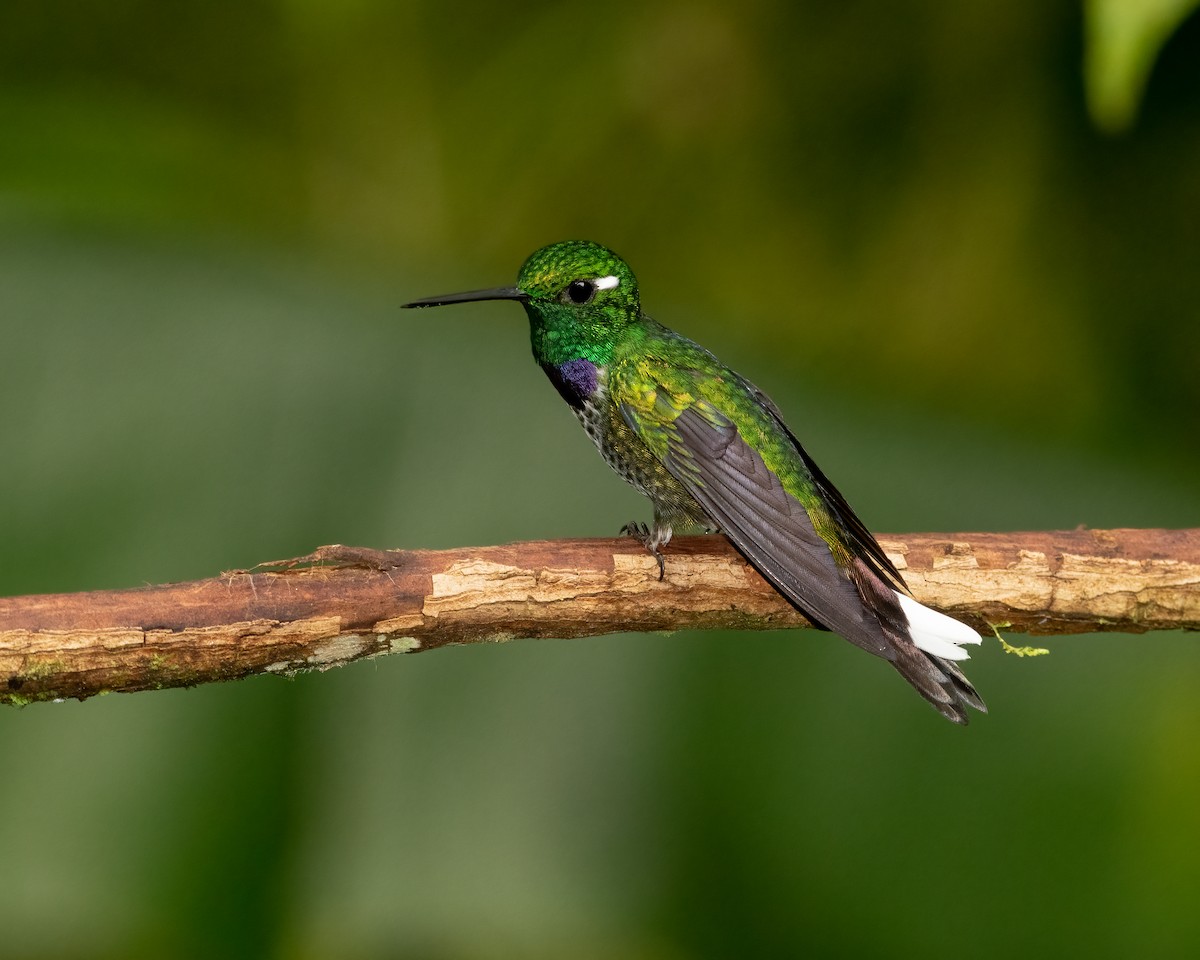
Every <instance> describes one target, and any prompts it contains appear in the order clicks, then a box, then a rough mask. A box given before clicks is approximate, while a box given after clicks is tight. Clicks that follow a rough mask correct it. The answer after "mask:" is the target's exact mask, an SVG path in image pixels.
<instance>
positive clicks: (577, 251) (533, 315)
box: [405, 240, 641, 364]
mask: <svg viewBox="0 0 1200 960" xmlns="http://www.w3.org/2000/svg"><path fill="white" fill-rule="evenodd" d="M472 300H516V301H519V302H520V303H521V304H523V305H524V307H525V312H526V313H527V314H528V315H529V325H530V333H531V335H532V339H533V353H534V356H535V357H536V358H537V360H538V361H539V362H540V363H543V364H560V363H565V362H567V361H570V360H575V359H579V358H584V359H587V360H590V361H592V362H593V363H597V364H607V363H608V362H609V361H610V360H611V359H612V354H613V350H614V348H615V347H616V345H617V344H618V343H620V342H621V340H622V339H623V338H624V336H625V335H626V333H627V332H628V331H629V330H630V329H632V328H635V327H636V326H637V325H638V321H639V320H640V318H641V306H640V304H639V302H638V288H637V278H636V277H635V276H634V275H633V271H632V270H630V269H629V265H628V264H627V263H626V262H625V261H624V260H622V259H621V258H620V257H618V256H617V255H616V254H615V253H613V252H612V251H611V250H609V249H608V248H607V247H602V246H600V244H598V243H592V242H590V241H588V240H564V241H562V242H561V243H552V244H550V245H549V246H547V247H542V249H540V250H538V251H536V252H535V253H534V254H533V255H532V256H530V257H529V259H528V260H526V261H525V263H524V264H523V265H522V267H521V271H520V273H519V274H518V275H517V285H516V286H515V287H503V288H499V289H494V290H472V291H469V292H467V293H452V294H447V295H445V296H441V297H430V298H428V299H426V300H415V301H413V302H412V303H406V304H405V306H406V307H438V306H444V305H445V304H449V303H465V302H468V301H472Z"/></svg>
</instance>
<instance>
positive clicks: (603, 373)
mask: <svg viewBox="0 0 1200 960" xmlns="http://www.w3.org/2000/svg"><path fill="white" fill-rule="evenodd" d="M480 300H515V301H516V302H518V303H520V304H521V305H522V306H523V307H524V308H525V313H526V314H527V315H528V317H529V330H530V338H531V340H532V345H533V356H534V359H535V360H536V361H537V363H538V365H539V366H541V368H542V369H543V370H544V371H545V373H546V375H547V376H548V377H549V378H550V382H551V383H552V384H553V385H554V387H555V389H557V391H558V393H559V395H560V396H561V397H562V398H563V400H565V401H566V402H567V405H568V406H569V407H570V408H571V410H572V412H573V413H574V414H575V416H576V418H577V419H578V420H579V422H580V423H581V424H582V425H583V429H584V430H585V431H586V432H587V435H588V436H589V437H590V438H591V440H592V442H593V443H594V444H595V445H596V448H597V449H598V450H599V451H600V455H601V456H602V457H603V458H604V460H605V461H606V462H607V463H608V465H609V466H610V467H612V469H613V470H615V471H616V473H617V474H618V475H619V476H620V477H621V478H622V479H623V480H625V481H626V482H628V483H629V484H631V485H632V486H633V487H634V488H635V489H637V490H638V491H639V492H641V493H642V494H644V495H645V496H647V497H649V499H650V501H651V503H652V504H653V506H654V521H653V523H652V524H649V525H647V524H644V523H637V522H633V523H629V524H626V525H625V527H623V528H622V531H621V532H622V533H624V534H628V535H630V536H633V537H634V538H636V539H637V540H639V541H640V542H641V543H642V545H643V546H644V547H645V548H646V549H647V550H648V551H649V552H650V554H651V556H653V557H654V559H655V560H656V561H657V562H658V568H659V579H660V580H661V579H662V578H663V576H664V574H665V561H664V558H663V552H662V548H663V547H665V546H666V545H667V544H668V543H669V542H670V540H671V536H672V533H673V532H674V531H675V530H676V529H677V528H691V529H696V528H699V529H702V530H706V531H708V532H719V533H721V534H723V535H724V536H725V537H727V538H728V539H729V541H730V542H731V543H732V544H733V546H734V547H735V548H736V549H737V550H738V552H739V553H741V555H742V556H743V557H744V558H745V559H746V561H747V562H748V563H749V564H750V565H751V566H753V567H754V568H755V569H756V570H757V571H758V572H759V573H760V574H761V575H762V576H763V577H764V578H765V579H766V580H767V581H768V582H769V583H770V584H771V585H772V586H773V587H774V588H775V589H776V590H778V591H779V592H780V593H781V594H783V596H784V597H786V598H787V600H789V601H790V602H791V604H792V605H793V606H795V607H796V608H797V609H798V610H799V611H800V612H801V613H802V614H804V616H805V617H807V618H808V619H809V620H810V621H811V622H812V623H813V625H814V626H815V627H817V628H818V629H823V630H829V631H832V632H834V633H837V634H839V635H841V636H842V637H844V638H845V639H846V640H848V641H850V642H851V643H853V644H854V645H856V646H858V647H861V648H862V649H864V650H866V651H867V652H868V653H871V654H874V655H875V656H877V657H880V658H882V659H883V660H886V661H887V662H889V663H890V664H891V665H892V666H893V667H895V669H896V670H897V671H898V672H899V673H900V675H901V676H902V677H904V679H905V680H907V681H908V682H909V683H910V684H911V685H912V686H913V687H914V688H915V689H916V691H917V692H918V693H919V694H920V695H921V696H922V697H924V698H925V699H926V700H928V701H929V702H930V703H931V704H932V705H933V707H934V708H935V709H936V710H937V711H938V712H939V713H940V714H941V715H942V716H944V717H946V718H947V719H949V720H951V721H953V722H955V723H960V724H965V723H966V722H967V712H966V708H967V707H968V706H969V707H972V708H974V709H976V710H979V711H982V712H986V711H987V707H986V705H985V704H984V702H983V700H982V699H981V698H980V696H979V694H978V693H977V692H976V691H975V688H974V687H973V686H972V685H971V684H970V682H969V681H968V680H967V678H966V676H965V675H964V674H963V672H962V670H961V669H960V668H959V666H958V664H957V661H959V660H963V659H966V658H967V657H968V653H967V651H966V650H965V649H963V644H972V643H980V642H982V638H981V637H980V636H979V634H978V633H976V632H975V631H974V630H972V629H971V628H970V627H968V626H966V625H965V624H963V623H960V622H959V621H957V620H954V619H953V618H951V617H948V616H946V615H945V614H942V613H939V612H938V611H935V610H932V609H930V608H929V607H926V606H924V605H923V604H920V603H918V602H917V601H916V600H914V599H913V598H912V596H911V595H910V593H909V591H908V588H907V586H906V585H905V583H904V578H903V577H902V576H901V575H900V572H899V571H898V570H897V569H896V566H895V564H893V563H892V561H891V560H889V559H888V556H887V554H885V553H884V551H883V549H882V548H881V547H880V546H879V543H878V541H877V540H876V539H875V537H874V536H872V534H871V533H870V531H869V530H868V529H867V528H866V526H865V525H864V524H863V523H862V521H861V520H859V518H858V516H857V515H856V514H855V513H854V511H853V510H852V509H851V507H850V504H849V503H847V502H846V499H845V497H843V496H842V495H841V493H839V492H838V490H837V488H836V487H835V486H834V485H833V484H832V483H831V482H830V481H829V478H828V477H826V476H825V474H824V473H823V472H822V471H821V469H820V468H819V467H818V466H817V465H816V463H815V462H814V461H813V459H812V458H811V457H810V456H809V455H808V453H807V452H806V451H805V449H804V447H803V446H801V444H800V441H799V440H798V439H797V438H796V435H795V434H794V433H793V432H792V430H791V428H790V427H788V425H787V424H786V423H785V422H784V419H783V414H782V413H780V411H779V408H778V407H777V406H776V405H775V404H774V403H773V402H772V401H771V400H770V398H768V397H767V395H766V394H765V393H763V391H762V390H760V389H759V388H758V387H756V386H755V385H754V384H753V383H751V382H750V381H749V380H747V379H746V378H745V377H743V376H741V375H740V374H737V373H735V372H734V371H733V370H731V369H730V368H729V367H727V366H725V365H724V364H722V363H721V362H720V361H719V360H718V359H717V358H716V357H715V356H713V355H712V354H711V353H709V352H708V351H707V350H705V349H704V348H703V347H701V346H700V345H699V344H696V343H694V342H693V341H691V340H689V339H688V338H687V337H684V336H682V335H681V334H678V333H676V332H674V331H673V330H670V329H668V328H667V327H665V326H663V325H662V324H661V323H658V322H657V321H655V320H652V319H651V318H650V317H649V316H647V315H646V314H645V313H643V312H642V306H641V299H640V297H639V293H638V283H637V278H636V277H635V276H634V273H633V271H632V270H631V269H630V268H629V265H628V264H627V263H626V262H625V261H624V260H622V259H621V258H620V257H618V256H617V255H616V254H615V253H613V252H612V251H611V250H609V249H608V248H607V247H603V246H601V245H600V244H598V243H592V242H590V241H583V240H568V241H564V242H561V243H553V244H550V245H549V246H546V247H542V248H541V249H540V250H537V251H536V252H534V253H533V254H532V255H531V256H530V257H529V258H528V259H527V260H526V261H525V263H524V265H523V266H522V267H521V269H520V272H519V273H518V275H517V283H516V286H513V287H501V288H495V289H490V290H471V291H467V292H465V293H452V294H446V295H444V296H440V297H429V298H427V299H423V300H414V301H412V302H411V303H406V304H404V306H405V307H441V306H447V305H450V304H457V303H469V302H474V301H480Z"/></svg>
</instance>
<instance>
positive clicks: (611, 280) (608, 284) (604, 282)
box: [592, 276, 621, 290]
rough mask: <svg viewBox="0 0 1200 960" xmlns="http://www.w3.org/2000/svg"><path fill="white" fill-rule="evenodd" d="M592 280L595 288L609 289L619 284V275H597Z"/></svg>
mask: <svg viewBox="0 0 1200 960" xmlns="http://www.w3.org/2000/svg"><path fill="white" fill-rule="evenodd" d="M592 282H593V284H594V285H595V287H596V289H597V290H611V289H612V288H613V287H615V286H617V285H619V284H620V282H621V278H620V277H612V276H609V277H598V278H597V279H596V280H594V281H592Z"/></svg>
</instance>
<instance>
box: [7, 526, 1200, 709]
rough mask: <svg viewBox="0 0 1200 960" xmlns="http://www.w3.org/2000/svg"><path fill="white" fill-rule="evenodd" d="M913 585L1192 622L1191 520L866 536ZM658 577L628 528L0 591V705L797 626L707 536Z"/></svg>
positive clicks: (1081, 611) (999, 613) (1046, 624)
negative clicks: (637, 634)
mask: <svg viewBox="0 0 1200 960" xmlns="http://www.w3.org/2000/svg"><path fill="white" fill-rule="evenodd" d="M879 539H880V542H881V543H882V544H883V547H884V549H885V550H886V551H887V553H888V554H889V555H890V556H891V557H892V559H893V560H894V561H895V562H896V565H897V566H898V567H899V569H900V571H901V572H902V573H903V574H904V576H905V578H906V579H907V581H908V584H909V587H910V588H911V589H912V592H913V595H914V596H915V597H916V598H917V599H918V600H920V601H921V602H922V603H925V604H927V605H929V606H931V607H934V608H936V609H939V610H942V611H944V612H946V613H949V614H951V615H953V616H955V617H958V618H959V619H961V620H963V621H965V622H967V623H970V624H971V625H972V626H974V627H976V628H977V629H979V630H980V631H981V632H983V633H984V634H985V635H986V634H987V633H988V632H989V631H990V627H991V626H993V625H995V626H998V627H1000V628H1002V629H1004V630H1005V631H1007V632H1016V633H1034V634H1067V633H1083V632H1091V631H1121V632H1126V633H1142V632H1145V631H1147V630H1169V629H1184V630H1196V629H1200V529H1194V530H1072V531H1061V532H1042V533H956V534H908V535H891V536H881V537H880V538H879ZM666 554H667V556H666V577H665V579H664V580H662V581H661V582H660V581H659V580H658V577H657V574H658V569H657V566H656V564H655V562H654V560H653V559H652V558H651V557H650V556H649V555H648V554H647V553H645V552H644V551H643V550H642V548H641V547H640V546H639V545H638V544H636V543H634V542H632V541H630V540H628V539H621V540H563V541H542V542H530V543H517V544H512V545H509V546H503V547H478V548H476V547H471V548H462V549H457V550H436V551H435V550H397V551H387V552H386V553H385V552H383V551H373V550H366V549H360V548H346V547H323V548H321V550H319V551H317V552H316V553H314V554H312V555H310V556H308V557H302V558H298V559H297V560H295V561H288V562H285V563H275V564H267V565H265V566H264V567H263V568H256V569H255V570H253V571H236V572H232V573H227V574H223V575H221V576H219V577H214V578H211V579H208V580H197V581H194V582H191V583H177V584H166V585H161V586H149V587H139V588H135V589H129V590H109V591H97V592H91V593H71V594H57V595H43V596H28V597H11V598H2V599H0V702H6V703H13V704H23V703H28V702H30V701H35V700H49V699H57V698H64V697H75V698H78V699H84V698H86V697H89V696H93V695H95V694H98V693H102V692H106V691H113V690H116V691H135V690H150V689H160V688H163V687H177V686H192V685H195V684H200V683H208V682H211V681H214V680H231V679H235V678H239V677H245V676H249V675H252V674H257V673H282V674H291V673H294V672H297V671H301V670H314V669H315V670H325V669H328V668H330V667H334V666H338V665H341V664H344V663H349V662H351V661H354V660H360V659H364V658H368V657H375V656H379V655H381V654H385V653H414V652H417V651H422V650H430V649H433V648H435V647H440V646H444V645H446V644H452V643H477V642H481V641H499V640H510V639H514V638H517V637H582V636H596V635H600V634H606V633H615V632H622V631H655V630H679V629H685V628H699V629H713V628H737V629H753V630H761V629H777V628H784V627H800V626H804V625H805V624H806V621H805V620H804V618H803V617H802V616H801V615H800V614H799V613H797V612H796V611H795V610H794V609H793V608H792V607H791V606H790V605H789V604H788V603H787V602H786V601H785V600H783V598H782V597H780V596H779V594H777V593H776V592H775V591H774V590H773V589H772V588H771V587H770V586H769V585H768V584H767V583H765V582H764V581H763V579H762V578H761V577H760V576H759V575H758V574H757V573H756V572H755V571H754V570H753V569H752V568H750V567H748V566H747V565H746V563H745V561H743V560H742V558H741V557H740V556H739V555H738V554H737V552H736V551H735V550H734V549H733V548H732V547H731V546H730V545H729V544H728V543H727V542H726V541H725V540H724V539H723V538H721V537H685V538H680V539H678V540H676V541H674V542H673V543H672V544H671V545H670V547H668V548H667V551H666Z"/></svg>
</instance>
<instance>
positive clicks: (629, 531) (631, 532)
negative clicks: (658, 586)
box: [621, 520, 667, 583]
mask: <svg viewBox="0 0 1200 960" xmlns="http://www.w3.org/2000/svg"><path fill="white" fill-rule="evenodd" d="M621 534H622V535H623V536H626V537H633V539H634V540H636V541H637V542H638V543H640V544H641V545H642V546H643V547H645V548H646V552H647V553H649V554H650V556H652V557H653V558H654V559H655V561H656V562H657V563H658V581H659V583H661V582H662V581H663V579H664V578H665V577H666V575H667V565H666V561H664V560H663V555H662V551H661V550H660V549H659V547H660V546H662V545H663V544H664V543H665V542H666V541H665V540H660V539H659V536H658V531H657V530H651V529H650V528H649V527H648V526H646V524H644V523H638V522H637V521H636V520H634V521H632V522H630V523H627V524H625V526H623V527H622V528H621Z"/></svg>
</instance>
